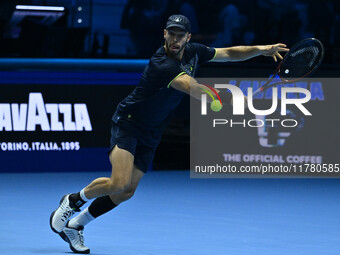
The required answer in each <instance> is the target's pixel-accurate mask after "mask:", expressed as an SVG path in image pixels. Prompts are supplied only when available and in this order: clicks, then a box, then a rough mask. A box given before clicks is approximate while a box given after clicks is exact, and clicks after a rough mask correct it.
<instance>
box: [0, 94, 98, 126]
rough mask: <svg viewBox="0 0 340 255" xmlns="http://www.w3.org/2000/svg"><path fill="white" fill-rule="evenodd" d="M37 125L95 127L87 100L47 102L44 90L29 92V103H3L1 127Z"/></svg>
mask: <svg viewBox="0 0 340 255" xmlns="http://www.w3.org/2000/svg"><path fill="white" fill-rule="evenodd" d="M60 116H62V118H59V117H60ZM73 119H74V121H73ZM37 126H40V127H41V130H42V131H84V130H85V131H92V125H91V121H90V116H89V113H88V111H87V106H86V104H79V103H78V104H45V103H44V100H43V96H42V94H41V93H30V94H29V97H28V104H24V103H22V104H17V103H12V104H8V103H7V104H6V103H5V104H4V103H1V104H0V131H35V130H36V128H37Z"/></svg>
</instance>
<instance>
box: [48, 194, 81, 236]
mask: <svg viewBox="0 0 340 255" xmlns="http://www.w3.org/2000/svg"><path fill="white" fill-rule="evenodd" d="M69 196H70V194H67V195H65V196H63V197H62V198H61V200H60V203H59V207H58V208H57V210H55V211H54V212H52V214H51V217H50V227H51V229H52V230H53V231H54V232H55V233H57V234H59V233H60V232H61V231H63V229H64V228H65V226H66V224H67V222H68V220H69V219H70V218H71V217H72V215H73V214H74V213H75V212H79V211H80V210H79V208H77V207H76V206H74V205H73V203H71V202H70V200H69Z"/></svg>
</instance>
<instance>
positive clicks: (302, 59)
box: [253, 38, 324, 96]
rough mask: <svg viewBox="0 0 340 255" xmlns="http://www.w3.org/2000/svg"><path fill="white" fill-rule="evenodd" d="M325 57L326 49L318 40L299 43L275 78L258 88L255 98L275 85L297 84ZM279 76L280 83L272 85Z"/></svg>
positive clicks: (281, 65)
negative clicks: (296, 82)
mask: <svg viewBox="0 0 340 255" xmlns="http://www.w3.org/2000/svg"><path fill="white" fill-rule="evenodd" d="M323 56H324V47H323V45H322V43H321V42H320V41H319V40H318V39H315V38H308V39H304V40H302V41H300V42H298V43H297V44H295V45H294V46H293V47H292V48H291V49H290V51H289V52H287V54H286V55H285V56H284V58H283V59H282V61H281V62H280V64H279V66H278V67H277V68H276V70H275V72H274V74H273V76H272V77H271V78H270V79H269V80H268V81H267V82H266V83H265V84H263V85H262V87H260V88H258V89H257V90H256V91H255V92H254V93H253V96H255V95H257V94H259V93H261V92H263V91H265V90H266V89H268V88H270V87H272V86H274V85H278V84H282V83H288V82H295V81H297V80H300V79H302V78H305V77H307V76H308V75H310V74H311V73H313V72H314V71H315V70H316V69H317V68H318V67H319V66H320V65H321V62H322V60H323ZM277 75H278V76H279V78H280V79H279V81H278V82H274V83H271V82H272V80H273V79H274V78H275V77H276V76H277Z"/></svg>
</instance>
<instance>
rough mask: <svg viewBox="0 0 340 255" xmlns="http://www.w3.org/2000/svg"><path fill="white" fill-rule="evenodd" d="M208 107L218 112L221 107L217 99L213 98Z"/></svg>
mask: <svg viewBox="0 0 340 255" xmlns="http://www.w3.org/2000/svg"><path fill="white" fill-rule="evenodd" d="M210 109H211V110H213V111H214V112H219V111H221V109H222V104H221V102H220V101H219V100H214V101H213V102H211V104H210Z"/></svg>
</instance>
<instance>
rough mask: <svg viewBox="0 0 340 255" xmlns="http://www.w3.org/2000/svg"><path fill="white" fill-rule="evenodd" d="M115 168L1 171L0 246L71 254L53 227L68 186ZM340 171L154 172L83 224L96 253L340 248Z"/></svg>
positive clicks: (262, 254)
mask: <svg viewBox="0 0 340 255" xmlns="http://www.w3.org/2000/svg"><path fill="white" fill-rule="evenodd" d="M108 175H109V172H100V173H98V172H90V173H31V174H20V173H18V174H16V173H15V174H1V175H0V187H1V188H0V189H1V192H0V198H1V201H2V206H1V208H2V210H0V240H1V245H0V254H3V255H9V254H21V255H26V254H65V253H66V254H70V253H72V252H71V251H70V250H69V247H68V244H67V243H65V242H64V241H63V240H62V239H61V238H60V237H59V236H58V235H56V234H55V233H53V232H52V231H51V230H50V227H49V216H50V213H51V212H52V211H53V210H55V208H56V207H57V205H58V201H59V199H60V198H61V196H62V195H63V194H64V193H67V192H75V191H78V190H80V189H81V188H82V187H83V186H84V185H86V184H87V183H88V182H90V181H91V180H92V179H94V178H96V177H99V176H108ZM339 193H340V180H339V179H190V177H189V172H188V171H163V172H154V171H151V172H149V173H147V174H146V176H145V177H144V179H143V180H142V182H141V184H140V186H139V187H138V189H137V192H136V194H135V196H134V197H133V198H132V199H131V200H129V201H127V202H126V203H123V204H121V205H120V206H119V207H117V208H116V209H114V210H113V211H111V212H109V213H108V214H106V215H103V216H102V217H99V218H98V219H96V220H95V221H93V222H92V223H90V224H89V225H87V227H86V229H85V232H84V233H85V245H87V246H88V247H89V248H91V254H98V255H99V254H102V255H104V254H114V255H123V254H124V255H129V254H131V255H135V254H140V255H144V254H147V255H149V254H155V255H156V254H157V255H158V254H162V255H163V254H164V255H168V254H169V255H170V254H185V255H187V254H195V255H197V254H235V255H239V254H248V255H267V254H268V255H269V254H270V255H274V254H275V255H276V254H282V255H283V254H284V255H286V254H294V255H299V254H301V255H302V254H303V255H305V254H309V255H314V254H315V255H320V254H327V255H332V254H334V255H337V254H340V246H339V243H340V233H339V229H340V217H339V216H340V203H339Z"/></svg>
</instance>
